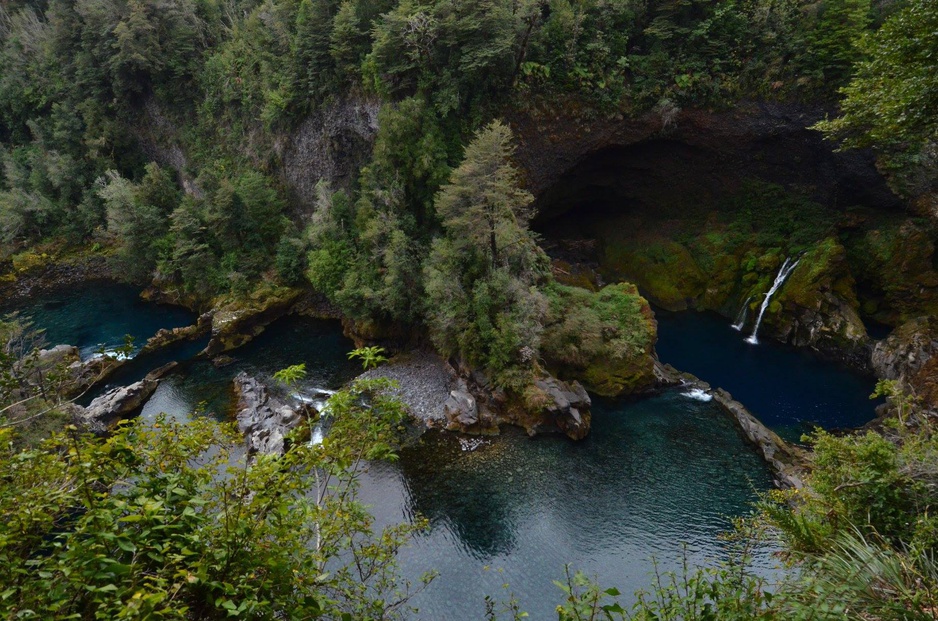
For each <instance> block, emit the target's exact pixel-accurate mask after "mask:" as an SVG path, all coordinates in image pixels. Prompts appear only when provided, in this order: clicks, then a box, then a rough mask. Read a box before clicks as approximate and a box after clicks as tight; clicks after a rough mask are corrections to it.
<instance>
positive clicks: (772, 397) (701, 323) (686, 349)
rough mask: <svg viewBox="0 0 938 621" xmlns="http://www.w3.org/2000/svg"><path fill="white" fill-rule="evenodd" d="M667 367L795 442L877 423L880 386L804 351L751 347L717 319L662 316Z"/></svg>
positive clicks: (764, 345)
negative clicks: (815, 433)
mask: <svg viewBox="0 0 938 621" xmlns="http://www.w3.org/2000/svg"><path fill="white" fill-rule="evenodd" d="M655 315H656V317H657V319H658V343H657V345H656V346H655V347H656V349H657V351H658V357H659V358H660V359H661V361H662V362H665V363H669V364H671V365H673V366H674V367H675V368H677V369H680V370H681V371H687V372H689V373H693V374H694V375H696V376H697V377H699V378H700V379H702V380H704V381H706V382H709V383H710V384H712V385H713V386H718V387H720V388H723V389H725V390H728V391H729V392H731V393H732V394H733V396H734V397H735V398H736V399H738V400H739V401H741V402H742V403H744V404H745V405H746V407H747V408H749V409H750V410H751V411H752V413H753V414H755V415H756V416H757V417H758V418H759V419H760V420H761V421H762V422H763V423H765V424H766V425H768V426H769V427H772V428H773V429H774V430H775V431H777V432H778V433H779V434H780V435H781V436H782V437H784V438H786V439H788V440H798V439H799V438H800V437H801V434H802V433H805V432H807V431H811V430H812V429H814V427H816V426H820V427H824V428H825V429H833V428H855V427H860V426H862V425H864V424H865V423H867V422H869V421H870V420H872V419H873V418H874V417H875V412H874V408H875V407H876V405H877V404H878V403H879V402H878V401H871V400H870V398H869V396H870V393H872V392H873V388H874V387H875V385H876V381H875V379H873V378H872V377H864V376H862V375H859V374H857V373H855V372H852V371H850V370H848V369H846V368H842V367H839V366H838V365H836V364H833V363H830V362H825V361H823V360H820V359H819V358H817V357H816V356H814V355H812V354H811V353H809V352H807V351H804V350H802V349H796V348H793V347H786V346H784V345H780V344H778V343H772V342H770V341H769V340H768V339H765V340H763V341H762V342H761V343H760V344H759V345H750V344H749V343H747V342H745V340H744V339H745V337H746V336H748V333H740V332H737V331H736V330H734V329H733V328H732V327H731V326H730V321H729V320H727V319H725V318H723V317H720V316H719V315H717V314H715V313H696V312H684V313H669V312H666V311H657V312H656V313H655Z"/></svg>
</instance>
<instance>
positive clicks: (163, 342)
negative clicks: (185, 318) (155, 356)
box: [138, 313, 212, 355]
mask: <svg viewBox="0 0 938 621" xmlns="http://www.w3.org/2000/svg"><path fill="white" fill-rule="evenodd" d="M211 329H212V314H211V313H202V314H201V315H199V318H198V320H197V321H196V323H195V324H193V325H191V326H183V327H180V328H173V329H171V330H170V329H168V328H161V329H160V330H159V331H157V333H156V334H154V335H153V336H151V337H150V338H149V339H147V342H146V344H145V345H144V346H143V348H142V349H141V350H140V354H146V353H149V352H151V351H156V350H157V349H162V348H164V347H169V346H170V345H173V344H175V343H178V342H180V341H186V340H192V339H197V338H199V337H200V336H204V335H206V334H208V332H209V330H211ZM138 355H139V354H138Z"/></svg>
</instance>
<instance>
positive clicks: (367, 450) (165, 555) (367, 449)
mask: <svg viewBox="0 0 938 621" xmlns="http://www.w3.org/2000/svg"><path fill="white" fill-rule="evenodd" d="M387 387H388V384H387V383H384V382H359V383H356V384H353V385H352V386H351V387H350V388H348V389H347V390H345V391H342V392H340V393H337V394H336V395H335V396H334V397H333V399H332V401H331V402H330V412H331V414H332V416H333V418H332V421H333V422H332V425H333V426H332V430H331V433H330V434H329V435H328V437H326V438H325V440H324V441H323V443H322V444H321V445H317V446H310V445H307V444H306V443H295V444H294V446H293V448H292V450H290V451H289V452H288V453H287V454H286V455H285V456H283V457H269V456H268V457H259V458H257V459H256V460H255V461H253V462H251V463H249V464H248V463H245V462H244V458H243V456H240V457H239V456H238V454H237V453H235V452H233V451H232V447H233V446H234V445H235V442H236V440H237V438H236V436H235V435H234V434H235V432H234V431H233V430H232V429H230V428H229V427H227V426H223V425H219V424H217V423H214V422H211V421H208V420H196V421H194V422H192V423H188V424H180V423H177V422H173V421H170V420H165V419H161V420H158V421H157V422H156V423H146V422H145V421H137V422H135V423H130V424H126V425H123V426H121V427H120V428H119V429H118V430H117V431H116V432H115V433H114V434H113V435H111V436H110V437H109V438H108V439H107V440H104V441H100V440H98V439H96V438H93V437H89V436H85V435H82V434H80V433H78V432H77V431H76V430H74V429H71V430H69V431H68V433H66V434H64V435H59V436H55V437H53V438H51V439H49V440H48V441H47V442H46V443H45V444H43V445H42V446H41V447H39V448H36V449H33V450H28V451H23V452H17V451H16V450H13V449H12V448H11V447H9V446H4V448H3V450H2V452H0V471H2V472H3V473H4V475H3V476H2V477H0V514H2V515H3V518H4V519H3V520H2V523H0V584H2V585H3V590H2V592H0V616H2V617H4V618H13V617H16V618H23V619H29V618H34V619H64V618H83V619H109V620H110V619H141V618H167V619H192V618H198V619H222V618H232V617H237V618H248V619H275V618H276V619H312V618H326V619H363V620H364V619H393V618H398V616H399V615H400V614H401V613H402V611H403V610H405V609H406V602H407V600H408V597H409V594H410V585H408V584H404V583H401V582H399V581H398V580H397V578H396V573H395V571H394V567H395V552H396V550H397V549H398V548H400V546H402V545H403V544H404V543H405V542H406V541H407V540H408V539H409V537H410V535H411V534H412V533H413V532H414V531H415V530H418V529H419V528H421V527H422V525H423V522H421V521H420V520H417V521H416V523H414V524H412V525H402V526H396V527H391V528H388V529H385V530H383V531H381V532H378V533H375V532H373V531H372V518H371V515H370V514H369V512H368V511H367V510H366V509H365V508H364V507H363V506H362V505H360V504H359V503H358V502H356V500H355V492H356V488H357V475H356V472H357V468H358V466H359V464H360V462H361V460H362V459H364V458H368V459H381V458H393V457H394V446H396V443H397V433H398V426H399V425H400V422H401V420H402V416H403V410H402V409H401V407H400V405H399V404H398V403H397V402H395V401H394V400H393V399H391V398H389V397H387V396H385V395H384V390H386V389H387ZM9 437H10V432H9V430H7V429H0V441H2V443H3V444H4V445H7V443H8V441H9ZM428 579H429V577H428Z"/></svg>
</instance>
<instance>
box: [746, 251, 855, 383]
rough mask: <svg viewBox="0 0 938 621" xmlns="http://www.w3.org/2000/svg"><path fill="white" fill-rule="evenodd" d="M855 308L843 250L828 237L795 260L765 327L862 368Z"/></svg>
mask: <svg viewBox="0 0 938 621" xmlns="http://www.w3.org/2000/svg"><path fill="white" fill-rule="evenodd" d="M859 309H860V303H859V300H858V299H857V294H856V285H855V282H854V279H853V276H852V274H851V273H850V266H849V264H848V262H847V253H846V250H845V249H844V247H843V246H842V245H841V244H840V243H839V242H838V241H837V239H835V238H833V237H829V238H827V239H825V240H824V241H822V242H821V243H819V244H817V245H815V246H814V247H813V248H811V249H810V250H808V251H807V252H806V253H805V254H804V255H803V256H802V257H801V258H800V259H799V261H798V265H797V267H796V268H795V270H794V271H793V272H792V273H791V275H790V276H789V278H788V280H787V281H786V282H785V283H784V285H783V286H782V288H781V289H780V290H779V292H778V294H777V295H776V297H775V299H774V300H773V301H772V303H771V305H770V306H769V307H768V309H767V311H766V315H765V318H764V325H765V328H766V330H767V331H769V332H771V333H772V334H774V335H775V336H776V337H777V338H779V339H780V340H782V341H785V342H788V343H791V344H792V345H796V346H799V347H811V348H813V349H816V350H818V351H820V352H822V353H825V354H828V355H832V356H836V357H844V358H846V359H847V360H848V361H850V362H852V363H853V364H854V365H856V366H861V367H867V366H868V359H869V338H868V336H867V334H866V328H865V327H864V325H863V321H862V320H861V319H860V314H859Z"/></svg>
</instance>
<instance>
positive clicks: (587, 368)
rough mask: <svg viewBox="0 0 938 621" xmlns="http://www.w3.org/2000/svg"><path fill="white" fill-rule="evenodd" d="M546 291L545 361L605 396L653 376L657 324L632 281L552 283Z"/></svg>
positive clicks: (623, 391) (625, 390)
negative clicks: (582, 285) (589, 285)
mask: <svg viewBox="0 0 938 621" xmlns="http://www.w3.org/2000/svg"><path fill="white" fill-rule="evenodd" d="M547 294H548V301H549V310H548V319H547V322H546V325H545V328H544V332H543V335H542V343H541V353H542V355H543V356H544V358H545V360H546V361H547V364H548V366H550V367H553V368H554V369H555V370H557V371H558V374H559V375H561V376H564V377H569V378H573V379H578V380H580V381H582V382H583V383H584V385H585V386H586V387H587V388H588V389H589V390H591V391H593V392H596V393H598V394H600V395H604V396H615V395H620V394H628V393H632V392H635V391H638V390H642V389H645V388H648V387H649V386H650V385H651V384H652V383H653V382H654V371H653V364H654V361H653V359H652V357H651V353H652V350H653V348H654V343H655V340H656V339H657V325H656V323H655V320H654V315H653V313H652V312H651V308H650V307H649V306H648V302H647V301H645V299H644V298H642V296H640V295H639V294H638V290H637V289H636V288H635V286H634V285H632V284H629V283H619V284H615V285H609V286H607V287H604V288H603V289H601V290H600V291H599V292H596V293H593V292H590V291H586V290H583V289H578V288H574V287H567V286H564V285H559V284H555V285H552V286H551V287H550V288H549V289H548V292H547Z"/></svg>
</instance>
